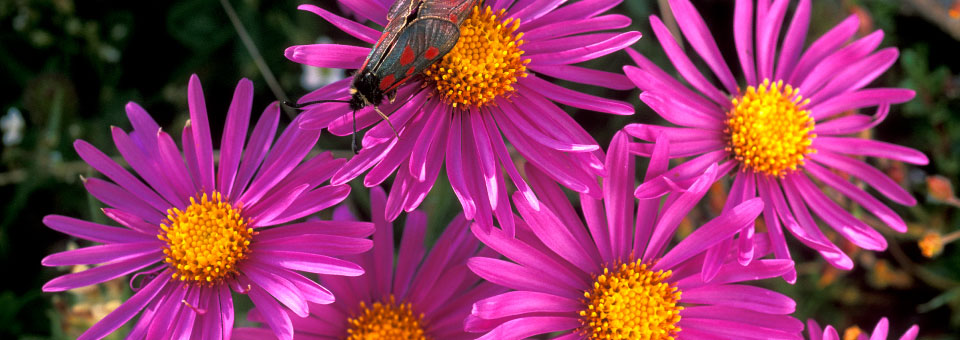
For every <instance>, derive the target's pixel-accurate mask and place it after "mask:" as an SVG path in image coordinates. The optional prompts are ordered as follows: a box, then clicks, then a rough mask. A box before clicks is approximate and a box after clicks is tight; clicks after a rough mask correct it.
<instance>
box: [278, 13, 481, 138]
mask: <svg viewBox="0 0 960 340" xmlns="http://www.w3.org/2000/svg"><path fill="white" fill-rule="evenodd" d="M480 1H481V0H397V1H396V2H394V3H393V6H391V7H390V12H389V13H388V14H387V26H386V27H384V29H383V34H382V35H380V39H379V40H377V43H376V44H375V45H374V46H373V49H372V50H370V54H369V55H367V59H366V60H364V62H363V65H362V66H360V69H359V70H358V71H357V73H356V74H355V75H354V77H353V83H351V84H350V100H349V101H343V100H320V101H314V102H308V103H302V104H288V105H290V106H292V107H295V108H302V107H304V106H307V105H310V104H316V103H322V102H348V103H349V104H350V109H352V110H353V137H352V142H351V148H352V149H353V151H354V153H356V152H357V119H356V115H357V110H360V109H362V108H364V107H367V106H373V109H374V111H376V112H377V114H378V115H380V117H381V118H383V120H385V121H386V122H387V124H389V125H390V128H391V129H392V130H393V133H394V134H395V135H396V134H397V130H396V129H395V128H394V127H393V123H391V122H390V118H389V117H387V115H386V114H384V113H383V112H382V111H380V108H379V106H380V103H382V102H383V98H384V97H387V98H389V100H390V101H391V102H393V98H394V96H395V95H396V93H397V88H399V87H400V85H403V84H404V83H406V82H407V81H408V80H410V79H411V78H413V77H415V76H417V75H419V74H420V73H422V72H423V71H424V70H426V69H427V68H429V67H430V66H431V65H433V64H434V63H436V62H438V61H440V60H441V59H442V58H443V56H445V55H446V54H447V53H448V52H450V50H452V49H453V47H454V46H456V45H457V40H459V39H460V25H461V24H463V21H464V20H466V18H467V16H469V13H470V10H471V9H472V8H473V7H474V6H476V5H477V4H478V3H479V2H480ZM398 137H399V135H398Z"/></svg>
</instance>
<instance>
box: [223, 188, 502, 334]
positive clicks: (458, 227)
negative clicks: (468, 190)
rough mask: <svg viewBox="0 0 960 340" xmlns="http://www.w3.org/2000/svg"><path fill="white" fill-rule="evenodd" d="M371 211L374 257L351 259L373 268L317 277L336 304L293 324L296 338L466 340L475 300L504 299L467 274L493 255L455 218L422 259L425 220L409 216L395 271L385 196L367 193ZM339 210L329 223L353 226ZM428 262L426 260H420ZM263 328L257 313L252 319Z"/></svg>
mask: <svg viewBox="0 0 960 340" xmlns="http://www.w3.org/2000/svg"><path fill="white" fill-rule="evenodd" d="M370 202H371V210H372V213H373V223H374V225H376V228H377V231H376V233H375V234H374V236H373V242H374V246H373V251H372V252H367V253H363V254H361V255H355V256H353V257H352V258H351V259H353V260H354V261H355V262H357V263H361V264H364V266H365V267H366V268H371V270H370V271H368V272H367V273H366V274H365V275H362V276H358V277H349V278H347V277H323V278H321V282H323V283H324V284H325V285H327V286H328V287H330V288H331V289H333V290H334V291H335V292H337V298H338V299H337V302H336V303H333V304H329V305H311V306H310V316H309V317H307V318H305V319H298V318H294V317H292V316H293V315H292V314H293V312H292V311H289V310H288V311H287V313H288V314H291V318H292V319H293V320H294V331H295V332H296V333H295V334H296V337H297V338H298V339H299V338H306V339H317V338H320V339H327V338H332V339H349V340H359V339H407V340H426V339H472V338H473V336H471V335H470V334H468V333H466V332H464V331H463V320H464V319H466V317H467V315H469V314H470V309H471V306H472V305H473V303H474V302H476V301H477V300H480V299H482V298H486V297H489V296H492V295H494V294H497V293H501V292H503V290H504V289H503V288H501V287H499V286H496V285H493V284H491V283H488V282H481V281H480V278H479V277H477V276H476V275H474V274H473V273H471V272H470V271H469V270H468V269H467V266H466V263H467V259H468V258H469V257H470V256H474V255H477V254H478V252H479V253H480V254H492V252H491V251H490V250H489V249H488V248H484V249H480V247H479V245H480V243H479V242H478V241H477V239H476V238H474V237H472V236H471V235H470V233H469V232H468V231H467V224H468V223H469V222H468V221H467V220H466V219H464V218H463V215H458V216H457V217H456V218H455V219H454V220H453V222H451V223H450V225H448V226H447V228H446V229H444V232H443V234H441V235H440V238H439V239H438V240H437V242H436V244H434V246H433V249H432V250H431V251H430V252H429V254H427V251H426V250H425V249H424V245H423V241H424V235H425V233H426V227H427V220H426V219H427V217H426V214H424V213H423V212H422V211H419V210H415V211H413V212H411V213H410V214H409V215H408V216H407V224H406V227H404V229H403V239H402V240H401V241H400V249H399V250H400V251H399V256H398V257H397V264H396V266H394V264H393V263H394V247H393V244H394V241H393V225H392V224H391V223H389V222H387V221H386V220H385V219H384V215H383V209H384V208H385V206H386V194H384V192H383V190H382V189H380V188H379V187H374V188H373V189H372V190H371V197H370ZM345 208H346V207H345V206H341V207H340V208H338V209H337V211H336V212H335V218H337V217H338V216H342V217H341V218H344V219H353V216H351V215H350V212H349V210H347V209H345ZM424 254H426V257H424ZM250 318H251V320H253V321H262V320H263V313H261V312H260V311H259V310H255V311H254V312H251V313H250ZM269 335H270V333H269V331H267V330H265V329H262V328H253V329H251V328H244V329H239V330H237V332H236V333H235V334H234V339H235V340H243V339H251V340H253V339H264V338H265V337H268V336H269Z"/></svg>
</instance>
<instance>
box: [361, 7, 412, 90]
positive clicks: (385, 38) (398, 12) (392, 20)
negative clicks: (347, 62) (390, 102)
mask: <svg viewBox="0 0 960 340" xmlns="http://www.w3.org/2000/svg"><path fill="white" fill-rule="evenodd" d="M423 1H424V0H397V1H394V2H393V5H392V6H390V12H388V13H387V26H385V27H384V28H383V33H381V34H380V39H379V40H377V43H376V44H374V45H373V48H372V49H370V54H368V55H367V59H366V60H364V61H363V66H361V67H360V71H361V72H362V71H364V70H366V69H367V67H368V66H369V67H370V68H377V67H378V65H379V64H380V62H381V61H382V58H383V56H384V55H386V54H387V52H388V51H390V48H392V47H393V45H394V44H395V43H396V41H397V37H398V36H399V35H400V32H401V31H403V29H404V27H405V26H406V25H407V20H408V19H409V17H410V16H411V15H413V14H414V13H415V12H417V9H418V8H419V7H420V6H421V5H422V4H423Z"/></svg>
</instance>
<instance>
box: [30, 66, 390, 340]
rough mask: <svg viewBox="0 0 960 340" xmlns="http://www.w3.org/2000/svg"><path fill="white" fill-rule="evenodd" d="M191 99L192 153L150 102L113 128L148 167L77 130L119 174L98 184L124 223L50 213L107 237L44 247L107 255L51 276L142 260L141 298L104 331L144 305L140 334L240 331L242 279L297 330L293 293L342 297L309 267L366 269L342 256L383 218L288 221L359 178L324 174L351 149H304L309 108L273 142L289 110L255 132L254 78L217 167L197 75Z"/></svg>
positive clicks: (301, 307)
mask: <svg viewBox="0 0 960 340" xmlns="http://www.w3.org/2000/svg"><path fill="white" fill-rule="evenodd" d="M188 101H189V106H190V121H189V122H188V124H187V125H186V126H185V127H184V130H183V147H184V150H183V153H182V154H181V152H180V150H179V148H178V147H177V145H176V142H174V140H173V139H172V138H171V137H170V135H168V134H167V133H166V132H163V130H161V129H160V126H159V125H157V123H156V122H155V121H154V120H153V119H152V118H151V117H150V115H149V114H147V112H146V111H144V110H143V108H141V107H140V106H139V105H137V104H135V103H129V104H127V116H128V117H129V119H130V123H131V124H133V132H131V133H129V134H128V133H126V132H124V131H123V130H122V129H120V128H118V127H114V128H113V129H112V132H113V140H114V143H115V144H116V146H117V149H118V150H119V151H120V154H121V155H122V156H123V158H124V160H126V162H127V163H129V164H130V166H131V167H132V168H133V170H134V171H135V172H136V176H139V178H138V177H136V176H135V175H134V174H131V173H130V172H128V171H127V170H125V169H124V168H123V167H122V166H120V165H119V164H117V163H116V162H114V161H113V160H112V159H110V157H108V156H107V155H106V154H104V153H103V152H101V151H100V150H98V149H96V148H95V147H94V146H92V145H90V144H89V143H87V142H85V141H82V140H78V141H76V143H74V147H75V148H76V150H77V153H78V154H79V155H80V157H81V158H83V160H84V161H86V162H87V163H88V164H90V166H91V167H93V168H94V169H96V170H97V171H99V172H100V173H102V174H103V175H104V176H106V177H107V178H108V179H110V181H106V180H101V179H99V178H87V179H85V180H84V186H85V187H86V188H87V191H89V192H90V194H91V195H93V196H94V197H96V198H97V199H98V200H100V201H101V202H103V203H105V204H106V205H108V206H110V208H105V209H103V212H104V214H105V215H107V217H109V218H110V219H112V220H114V221H115V222H116V223H117V224H119V225H120V226H121V227H113V226H107V225H102V224H98V223H93V222H88V221H83V220H78V219H75V218H71V217H66V216H59V215H49V216H46V217H44V219H43V223H44V224H46V225H47V226H48V227H50V228H52V229H54V230H57V231H60V232H63V233H66V234H69V235H71V236H74V237H77V238H81V239H85V240H89V241H93V242H98V243H102V245H96V246H90V247H85V248H81V249H76V250H70V251H65V252H61V253H56V254H53V255H50V256H47V257H46V258H44V259H43V265H45V266H72V265H91V264H97V263H100V264H101V265H99V266H96V267H93V268H91V269H87V270H84V271H81V272H77V273H71V274H66V275H63V276H60V277H58V278H55V279H53V280H50V282H47V284H45V285H44V286H43V290H44V291H46V292H59V291H64V290H68V289H73V288H77V287H83V286H88V285H92V284H97V283H100V282H104V281H107V280H111V279H115V278H117V277H120V276H124V275H128V274H131V273H136V274H134V276H133V278H132V279H131V281H130V283H131V286H137V287H134V291H135V292H136V293H135V294H134V295H133V296H132V297H130V299H128V300H127V301H126V302H124V303H123V304H122V305H120V307H118V308H117V309H116V310H114V311H113V312H112V313H110V314H109V315H107V316H106V317H104V318H103V319H102V320H100V322H98V323H97V324H95V325H93V327H91V328H90V329H89V330H87V331H86V332H85V333H84V334H83V335H81V336H80V339H98V338H102V337H104V336H106V335H108V334H110V333H111V332H113V331H114V330H116V329H117V328H120V327H121V326H123V324H125V323H126V322H127V321H129V320H130V319H132V318H134V317H135V316H136V315H137V314H140V318H139V320H138V321H137V322H136V325H135V326H134V327H133V329H132V330H131V331H130V334H129V335H128V337H129V338H134V339H138V338H148V339H155V338H158V337H164V338H178V339H181V338H190V339H229V338H230V335H231V332H232V329H233V321H234V310H233V308H234V307H233V298H232V297H231V292H230V291H231V289H232V290H233V291H234V292H238V293H241V294H246V295H248V296H249V297H250V299H251V300H253V304H254V305H256V306H257V308H259V309H260V310H263V311H265V314H266V315H269V317H268V318H267V319H266V323H267V324H268V325H269V326H270V328H271V329H272V330H273V333H274V334H276V336H277V337H279V338H281V339H290V338H292V336H293V327H292V324H291V321H290V318H289V317H288V316H287V314H285V313H282V312H281V310H282V309H281V305H283V306H285V307H286V308H289V309H290V310H292V311H293V314H296V315H299V316H300V317H306V316H307V315H308V314H309V308H308V303H315V304H329V303H332V302H333V300H334V297H333V294H332V293H331V292H330V291H328V290H327V289H326V288H324V287H323V286H320V285H318V284H317V283H316V282H314V281H312V280H309V279H307V278H306V277H304V276H303V275H302V274H300V273H298V272H309V273H316V274H321V275H323V276H328V275H334V276H338V275H342V276H357V275H361V274H363V269H362V268H361V267H360V266H359V265H357V264H355V263H353V262H349V261H345V260H341V259H338V258H335V257H332V256H339V255H345V254H358V253H361V252H364V251H367V250H369V249H370V248H371V247H372V246H373V244H372V242H371V241H370V240H368V239H366V237H367V236H369V235H370V234H372V233H373V226H372V225H371V224H370V223H365V222H333V221H312V222H304V223H293V224H287V223H289V222H291V221H293V220H296V219H298V218H301V217H304V216H307V215H310V214H312V213H314V212H317V211H320V210H322V209H325V208H327V207H330V206H333V205H335V204H337V203H339V202H341V201H343V199H344V198H346V196H347V194H349V193H350V187H348V186H329V185H324V186H321V184H322V183H324V182H325V181H326V180H327V179H329V178H330V177H331V176H332V175H333V173H334V171H336V170H337V169H338V168H340V166H342V165H343V163H344V161H343V160H342V159H334V158H333V157H332V156H331V154H330V153H329V152H326V153H322V154H320V155H317V156H315V157H313V158H311V159H309V160H307V161H306V162H302V163H301V161H303V159H304V157H305V156H306V155H307V153H309V152H310V150H311V149H312V148H313V146H314V145H315V144H316V142H317V138H318V137H319V131H308V130H302V129H300V128H298V127H297V126H296V121H295V122H294V126H292V127H290V128H287V129H286V130H285V131H284V132H283V133H282V134H281V135H280V138H279V139H278V140H277V141H276V143H273V139H274V135H275V134H276V130H277V123H278V119H279V116H280V109H279V106H278V105H277V104H276V103H274V104H272V105H270V106H268V107H267V109H266V111H264V114H263V115H262V116H260V119H259V120H258V121H257V124H256V126H255V127H254V129H253V134H252V135H251V136H250V138H249V139H247V138H246V136H247V128H248V125H249V121H250V109H251V105H252V102H253V84H252V83H251V82H250V81H249V80H246V79H244V80H241V81H240V83H239V84H238V85H237V89H236V92H234V96H233V102H231V104H230V110H229V111H228V112H227V122H226V125H225V127H224V133H223V138H222V139H221V142H220V159H219V163H218V165H217V166H216V168H215V167H214V156H213V155H214V152H213V145H212V141H211V137H210V127H209V125H208V123H207V111H206V105H205V104H204V99H203V90H202V89H201V88H200V80H199V79H197V77H196V76H192V77H191V78H190V85H189V94H188ZM245 140H246V147H244V141H245ZM241 155H242V157H241ZM241 158H242V159H241ZM184 159H185V160H186V162H184ZM141 178H142V179H143V180H142V181H141ZM144 182H146V184H145V183H144ZM268 227H270V228H268Z"/></svg>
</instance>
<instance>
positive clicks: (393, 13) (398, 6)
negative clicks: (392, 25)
mask: <svg viewBox="0 0 960 340" xmlns="http://www.w3.org/2000/svg"><path fill="white" fill-rule="evenodd" d="M424 1H425V0H396V1H394V2H393V5H391V6H390V11H389V12H387V21H393V20H394V19H396V18H401V19H403V20H401V21H404V22H405V21H406V20H405V18H407V17H409V16H410V15H411V14H413V12H414V11H415V10H416V9H417V8H418V7H420V5H421V4H422V3H423V2H424ZM428 1H429V0H428Z"/></svg>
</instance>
